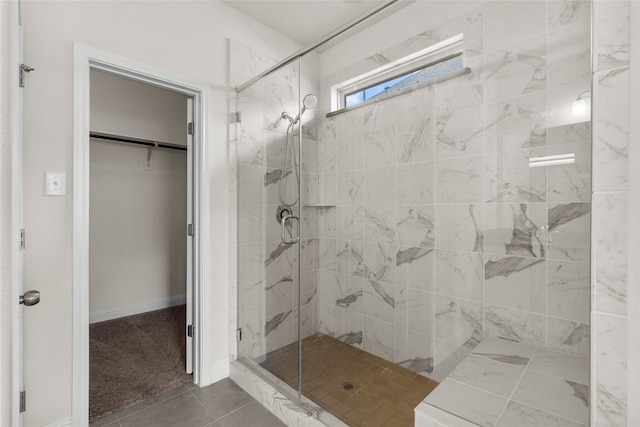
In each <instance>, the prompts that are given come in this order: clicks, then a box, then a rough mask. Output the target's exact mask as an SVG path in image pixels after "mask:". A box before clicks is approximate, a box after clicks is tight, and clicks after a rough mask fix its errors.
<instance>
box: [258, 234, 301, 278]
mask: <svg viewBox="0 0 640 427" xmlns="http://www.w3.org/2000/svg"><path fill="white" fill-rule="evenodd" d="M264 245H265V256H264V258H265V259H264V268H265V277H266V278H268V279H272V278H278V277H283V276H290V275H291V274H292V272H293V268H294V265H295V262H296V260H297V252H298V250H297V247H295V246H293V245H287V244H285V243H282V242H277V241H276V242H266V243H265V244H264Z"/></svg>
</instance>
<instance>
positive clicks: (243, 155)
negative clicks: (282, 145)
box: [236, 124, 265, 166]
mask: <svg viewBox="0 0 640 427" xmlns="http://www.w3.org/2000/svg"><path fill="white" fill-rule="evenodd" d="M262 132H263V130H262V127H257V126H249V125H243V124H239V125H238V136H237V152H236V155H237V162H238V163H239V164H244V165H254V166H262V165H263V164H264V158H265V152H264V139H263V135H262Z"/></svg>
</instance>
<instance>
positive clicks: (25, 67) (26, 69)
mask: <svg viewBox="0 0 640 427" xmlns="http://www.w3.org/2000/svg"><path fill="white" fill-rule="evenodd" d="M18 70H19V73H20V77H19V82H18V84H19V86H20V87H24V75H25V73H30V72H32V71H33V70H35V68H31V67H29V66H28V65H25V64H20V67H18Z"/></svg>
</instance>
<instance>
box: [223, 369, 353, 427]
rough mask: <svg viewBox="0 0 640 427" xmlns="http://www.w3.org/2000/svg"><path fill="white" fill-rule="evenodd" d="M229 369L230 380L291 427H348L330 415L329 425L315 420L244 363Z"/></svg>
mask: <svg viewBox="0 0 640 427" xmlns="http://www.w3.org/2000/svg"><path fill="white" fill-rule="evenodd" d="M229 368H230V378H231V380H232V381H233V382H234V383H236V384H237V385H238V386H239V387H240V388H242V389H243V390H244V391H246V392H247V393H248V394H249V395H250V396H251V397H253V398H254V399H256V400H257V401H258V402H260V403H261V404H262V406H264V407H265V408H267V409H268V410H269V411H270V412H271V413H273V414H274V415H275V416H276V417H278V418H279V419H280V420H281V421H282V422H283V423H285V424H286V425H287V426H289V427H324V426H330V427H340V426H346V424H344V423H342V422H341V421H339V420H338V419H337V418H335V417H333V416H331V415H330V414H325V415H329V417H328V418H330V422H329V424H325V423H324V422H322V421H320V420H318V419H315V418H313V417H312V416H311V415H309V414H308V413H307V411H305V410H304V409H303V408H302V407H300V406H299V405H298V404H296V403H295V402H293V401H291V400H290V399H289V398H288V397H286V396H285V395H284V394H282V393H281V392H279V391H278V390H276V388H275V387H274V386H273V385H271V384H269V382H268V381H266V380H265V379H263V378H262V377H261V376H259V375H258V374H256V373H255V372H254V371H253V370H252V369H251V368H249V367H247V366H246V365H245V364H244V363H243V362H242V361H239V360H236V361H234V362H231V364H230V366H229ZM318 409H319V408H318ZM320 411H322V410H320ZM323 418H324V417H323ZM328 421H329V420H328Z"/></svg>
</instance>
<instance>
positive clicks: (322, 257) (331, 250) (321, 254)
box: [318, 239, 336, 271]
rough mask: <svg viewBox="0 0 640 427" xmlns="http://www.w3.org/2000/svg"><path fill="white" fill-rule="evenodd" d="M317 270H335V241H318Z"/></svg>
mask: <svg viewBox="0 0 640 427" xmlns="http://www.w3.org/2000/svg"><path fill="white" fill-rule="evenodd" d="M318 269H320V270H328V271H335V270H336V240H335V239H318Z"/></svg>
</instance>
